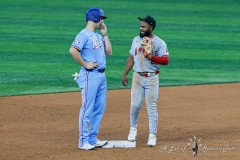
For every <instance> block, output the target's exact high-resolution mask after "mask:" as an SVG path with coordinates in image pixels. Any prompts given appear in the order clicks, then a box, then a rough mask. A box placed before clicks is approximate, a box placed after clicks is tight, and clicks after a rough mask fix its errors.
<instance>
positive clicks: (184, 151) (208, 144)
mask: <svg viewBox="0 0 240 160" xmlns="http://www.w3.org/2000/svg"><path fill="white" fill-rule="evenodd" d="M80 106H81V96H80V92H73V93H59V94H43V95H28V96H13V97H0V159H1V160H5V159H6V160H27V159H30V160H40V159H41V160H44V159H57V160H86V159H88V160H113V159H114V160H139V159H143V160H159V159H167V160H172V159H173V160H174V159H179V160H183V159H184V160H193V159H194V157H193V155H192V150H191V148H189V146H188V145H187V142H189V141H190V140H189V137H190V138H193V137H194V135H195V136H196V139H197V140H199V145H201V146H199V150H198V155H197V157H196V158H195V159H206V160H239V157H240V116H239V114H240V83H232V84H217V85H197V86H180V87H161V88H160V93H159V99H158V113H159V124H158V133H157V139H158V141H157V146H156V147H152V148H149V147H147V145H146V143H147V138H148V117H147V111H146V107H145V103H143V106H142V109H141V111H140V119H139V125H138V136H137V147H136V148H125V149H122V148H112V149H103V148H98V149H95V150H93V151H83V150H79V149H78V148H77V142H78V114H79V109H80ZM129 106H130V90H129V89H126V90H110V91H109V92H108V97H107V109H106V112H105V115H104V118H103V120H102V123H101V128H100V134H99V137H98V138H99V139H103V140H104V139H107V140H126V139H127V135H128V132H129ZM200 138H201V140H200Z"/></svg>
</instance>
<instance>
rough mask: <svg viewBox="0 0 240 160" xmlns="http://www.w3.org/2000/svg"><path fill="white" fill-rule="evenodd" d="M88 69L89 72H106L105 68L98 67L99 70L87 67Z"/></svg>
mask: <svg viewBox="0 0 240 160" xmlns="http://www.w3.org/2000/svg"><path fill="white" fill-rule="evenodd" d="M86 71H88V72H93V71H97V72H100V73H103V72H105V68H103V69H97V70H93V69H86Z"/></svg>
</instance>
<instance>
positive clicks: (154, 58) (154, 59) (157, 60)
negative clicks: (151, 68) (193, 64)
mask: <svg viewBox="0 0 240 160" xmlns="http://www.w3.org/2000/svg"><path fill="white" fill-rule="evenodd" d="M146 58H147V59H149V60H150V61H152V62H154V63H156V64H161V65H168V63H169V56H168V55H163V56H161V57H157V56H153V55H152V54H149V55H147V57H146Z"/></svg>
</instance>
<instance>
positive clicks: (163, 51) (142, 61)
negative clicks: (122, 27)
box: [130, 35, 169, 72]
mask: <svg viewBox="0 0 240 160" xmlns="http://www.w3.org/2000/svg"><path fill="white" fill-rule="evenodd" d="M141 43H142V38H141V37H140V36H136V37H135V38H134V39H133V42H132V46H131V49H130V54H131V55H132V56H133V58H134V66H133V70H134V71H135V72H155V71H157V70H159V68H160V65H159V64H156V63H154V62H151V61H150V60H149V59H147V58H145V57H144V54H143V48H142V47H141ZM152 44H153V51H152V55H153V56H157V57H161V56H164V55H169V52H168V49H167V45H166V43H165V42H164V41H163V40H162V39H160V38H159V37H157V36H156V35H153V37H152Z"/></svg>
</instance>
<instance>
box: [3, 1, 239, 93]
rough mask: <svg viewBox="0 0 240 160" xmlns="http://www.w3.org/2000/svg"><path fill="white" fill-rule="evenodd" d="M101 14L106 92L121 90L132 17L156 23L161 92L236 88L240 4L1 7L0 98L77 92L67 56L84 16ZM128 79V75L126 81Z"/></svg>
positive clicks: (133, 30)
mask: <svg viewBox="0 0 240 160" xmlns="http://www.w3.org/2000/svg"><path fill="white" fill-rule="evenodd" d="M90 7H100V8H102V9H103V10H104V11H105V14H106V15H107V16H108V19H107V20H105V22H106V24H107V26H108V34H109V37H110V39H111V42H112V45H113V55H112V56H110V57H107V70H106V76H107V80H108V88H109V89H123V88H130V85H129V86H128V87H123V86H122V85H121V75H122V72H123V69H124V67H125V63H126V59H127V57H128V55H129V49H130V46H131V43H132V39H133V38H134V37H135V36H136V35H138V33H139V21H138V20H137V17H138V16H140V17H143V16H145V15H147V14H149V15H152V16H154V17H155V18H156V20H157V26H156V29H155V32H154V33H155V34H156V35H158V36H159V37H161V38H162V39H163V40H164V41H165V42H166V43H167V45H168V49H169V52H170V64H169V65H168V66H161V75H160V86H177V85H197V84H213V83H232V82H240V53H239V51H240V38H239V37H240V21H239V19H240V3H239V0H211V1H209V0H201V1H200V0H199V1H198V0H157V1H146V0H121V1H118V0H103V1H97V0H92V1H89V0H82V1H79V0H72V1H67V0H52V1H47V0H41V1H32V0H20V1H13V0H5V1H3V2H1V6H0V96H10V95H23V94H38V93H51V92H69V91H78V90H79V89H78V86H77V84H76V83H75V82H74V81H73V79H72V77H71V74H72V73H74V72H76V71H79V66H78V65H77V63H76V62H75V61H74V60H73V59H72V57H71V55H70V54H69V53H68V50H69V47H70V45H71V43H72V41H73V40H74V38H75V36H76V35H77V33H78V32H79V31H80V30H81V29H83V28H84V27H85V25H86V22H85V20H84V19H85V12H86V10H87V9H88V8H90ZM131 76H132V72H131V73H130V74H129V76H128V77H129V81H130V82H131Z"/></svg>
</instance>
